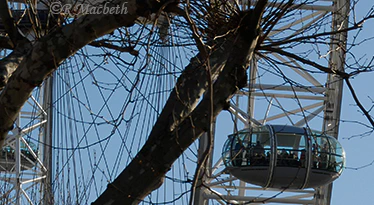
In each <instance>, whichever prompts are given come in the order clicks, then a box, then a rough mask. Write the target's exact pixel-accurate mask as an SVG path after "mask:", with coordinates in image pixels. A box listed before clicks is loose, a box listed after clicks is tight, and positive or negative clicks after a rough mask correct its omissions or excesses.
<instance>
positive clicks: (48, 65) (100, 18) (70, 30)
mask: <svg viewBox="0 0 374 205" xmlns="http://www.w3.org/2000/svg"><path fill="white" fill-rule="evenodd" d="M121 3H123V2H122V1H120V0H117V1H114V2H113V4H116V5H120V4H121ZM163 3H164V1H156V0H148V1H136V0H131V1H128V2H127V6H128V10H127V11H128V13H127V14H121V15H87V16H84V17H82V18H79V19H78V20H76V21H74V22H73V23H71V24H68V25H66V26H64V27H62V28H57V29H56V30H55V31H54V32H52V33H49V34H48V35H46V36H45V37H43V38H41V39H39V40H38V41H37V42H35V44H33V45H32V48H31V49H30V52H28V54H27V55H26V56H25V57H24V59H23V60H22V62H21V64H20V65H19V66H18V68H17V69H16V71H15V72H14V73H13V74H12V76H11V77H10V79H9V81H8V83H7V85H6V86H5V88H4V89H3V91H2V92H1V94H0V147H1V146H3V143H4V140H5V137H6V136H7V134H8V131H10V130H11V129H12V126H13V122H14V120H15V119H16V118H17V116H18V113H19V111H20V109H21V107H22V106H23V104H24V103H25V102H26V101H27V99H28V98H29V96H30V94H31V92H32V90H33V89H34V88H35V87H36V86H38V85H40V84H41V83H42V82H43V80H44V79H46V78H47V77H48V76H49V75H51V73H52V72H53V71H54V70H55V69H56V68H57V67H58V66H59V65H60V64H61V63H62V62H63V61H64V60H65V59H66V58H68V57H69V56H71V55H73V54H74V53H75V52H77V51H78V50H79V49H81V48H82V47H83V46H85V45H87V44H89V43H90V42H92V41H93V40H95V39H97V38H99V37H101V36H103V35H105V34H108V33H111V32H113V31H114V30H115V29H116V28H119V27H122V26H126V27H130V26H133V25H134V24H135V20H136V19H137V18H138V17H139V16H146V15H147V14H149V11H157V10H158V9H159V8H160V7H161V6H162V5H163Z"/></svg>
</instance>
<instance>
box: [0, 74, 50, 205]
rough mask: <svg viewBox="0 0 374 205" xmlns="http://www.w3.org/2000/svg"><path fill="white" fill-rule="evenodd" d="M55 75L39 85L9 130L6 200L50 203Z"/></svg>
mask: <svg viewBox="0 0 374 205" xmlns="http://www.w3.org/2000/svg"><path fill="white" fill-rule="evenodd" d="M51 81H52V79H49V80H47V81H45V82H44V83H43V85H42V86H40V87H39V88H37V89H35V90H34V91H33V93H32V96H31V97H30V98H29V100H28V101H27V103H26V104H25V105H24V106H23V108H22V110H21V112H20V114H19V117H18V118H17V120H16V122H15V124H14V128H13V130H12V131H10V132H9V134H8V136H7V138H6V140H5V143H4V146H3V149H2V155H1V159H0V179H1V181H2V183H1V193H3V195H2V196H3V197H2V198H1V203H2V204H15V205H19V204H38V203H43V204H50V203H51V195H50V193H52V192H51V187H50V182H51V163H50V156H51V153H50V147H48V146H46V145H48V144H50V140H51V135H50V134H51V133H50V131H51V130H50V129H51V127H50V122H51V117H50V113H51V112H50V109H49V108H50V106H49V103H50V99H51V89H50V85H51Z"/></svg>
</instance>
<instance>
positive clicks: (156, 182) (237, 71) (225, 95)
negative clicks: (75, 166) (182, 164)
mask: <svg viewBox="0 0 374 205" xmlns="http://www.w3.org/2000/svg"><path fill="white" fill-rule="evenodd" d="M266 3H267V1H266V0H265V1H259V3H258V4H257V6H256V8H255V10H254V11H250V12H246V13H245V14H244V17H243V19H242V21H241V22H242V24H241V25H240V26H239V29H238V31H237V34H236V35H237V36H236V39H235V41H234V45H233V49H232V51H231V52H230V54H229V57H228V60H227V62H226V64H225V67H224V68H223V71H222V72H221V73H220V74H219V77H218V78H217V80H216V81H215V83H214V87H213V92H214V98H213V99H209V96H210V95H209V93H208V94H206V95H204V96H205V97H204V98H203V100H202V101H201V102H200V103H199V105H198V106H197V107H196V108H195V109H193V110H191V113H190V114H188V113H186V114H188V116H187V117H185V118H184V119H183V120H181V122H179V123H176V124H173V123H174V122H172V123H169V124H168V126H166V127H167V128H169V129H164V130H160V132H159V134H155V135H152V134H151V135H150V136H149V138H148V140H147V142H146V143H145V145H144V146H143V148H142V149H141V150H140V152H139V153H138V154H137V155H136V157H135V158H134V159H133V160H132V162H131V163H130V164H129V165H128V166H127V167H126V169H125V170H124V171H123V172H122V173H121V174H120V175H119V176H118V177H117V178H116V179H115V180H114V181H113V182H112V183H111V184H108V187H107V189H106V190H105V191H104V193H103V194H102V195H101V196H100V197H99V198H98V199H97V200H96V201H95V202H94V203H93V204H94V205H100V204H105V205H111V204H137V203H139V202H140V201H141V200H143V199H144V197H146V196H147V195H148V194H149V193H151V192H152V190H154V189H156V188H158V187H159V186H160V185H161V184H162V180H163V178H164V176H165V174H166V172H167V171H168V170H169V169H170V168H171V166H172V164H173V163H174V161H175V160H176V159H177V158H178V157H179V156H180V155H181V154H182V152H183V151H184V150H185V149H187V148H188V147H189V146H190V145H191V144H192V143H193V142H194V140H196V139H197V138H198V137H200V136H201V135H202V134H203V133H204V132H205V131H206V130H207V129H208V128H209V124H208V122H209V120H208V118H209V117H210V116H208V111H207V110H208V108H209V105H210V104H211V103H212V104H213V113H212V115H213V117H214V118H215V117H216V116H217V115H218V113H219V112H220V111H222V110H223V109H225V108H227V107H228V102H227V101H228V100H229V99H230V98H231V96H232V95H233V94H234V93H235V92H236V91H237V90H238V89H240V88H242V87H244V86H245V84H246V82H247V76H246V69H247V67H248V65H249V60H250V58H251V56H252V54H253V51H254V48H255V45H256V43H257V37H258V29H259V21H260V19H261V17H262V12H263V10H264V8H265V5H266ZM185 75H187V74H185V73H184V75H182V76H181V78H182V77H183V76H184V77H183V78H186V77H187V76H185ZM188 78H189V77H187V79H188ZM180 81H181V80H178V82H180ZM206 82H207V79H205V80H204V81H203V82H199V83H203V84H205V83H206ZM176 90H178V85H177V86H176V87H175V89H174V91H173V93H174V92H177V91H176ZM187 93H188V92H186V93H183V94H187ZM173 95H175V94H172V95H171V98H170V99H173V98H174V96H173ZM181 95H182V93H179V96H181ZM183 97H184V98H183V99H187V96H183ZM168 103H169V102H168ZM168 103H167V104H168ZM190 104H193V103H190ZM168 109H171V110H166V111H163V112H166V113H173V108H168ZM187 112H188V111H187ZM177 114H179V113H177ZM169 119H171V120H172V118H169ZM181 119H182V118H181ZM156 125H157V123H156ZM170 125H174V126H175V129H170V128H171V127H170ZM164 127H165V126H162V128H164ZM159 129H160V128H159V127H156V126H155V127H154V128H153V130H159ZM153 130H152V132H151V133H155V132H154V131H153Z"/></svg>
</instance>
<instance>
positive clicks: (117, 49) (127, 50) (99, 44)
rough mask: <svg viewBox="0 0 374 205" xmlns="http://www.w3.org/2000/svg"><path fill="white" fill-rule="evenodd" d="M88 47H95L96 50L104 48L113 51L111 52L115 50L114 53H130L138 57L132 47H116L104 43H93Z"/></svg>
mask: <svg viewBox="0 0 374 205" xmlns="http://www.w3.org/2000/svg"><path fill="white" fill-rule="evenodd" d="M88 45H90V46H93V47H97V48H101V47H105V48H109V49H113V50H116V51H119V52H125V53H130V54H131V55H133V56H138V55H139V51H137V50H135V49H134V47H132V46H128V47H121V46H116V45H113V44H110V43H107V42H105V41H93V42H91V43H89V44H88Z"/></svg>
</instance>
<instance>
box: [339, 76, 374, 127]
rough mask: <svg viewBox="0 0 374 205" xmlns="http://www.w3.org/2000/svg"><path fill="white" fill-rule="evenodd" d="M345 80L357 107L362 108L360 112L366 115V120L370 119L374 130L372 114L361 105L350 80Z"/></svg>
mask: <svg viewBox="0 0 374 205" xmlns="http://www.w3.org/2000/svg"><path fill="white" fill-rule="evenodd" d="M344 80H345V82H346V83H347V86H348V89H349V91H350V92H351V94H352V97H353V100H354V101H355V102H356V104H357V106H358V107H359V108H360V110H361V111H362V113H364V115H365V117H366V119H368V121H369V122H370V124H371V126H372V128H374V120H373V118H372V117H371V115H370V113H369V112H368V111H367V110H366V109H365V108H364V106H363V105H362V104H361V102H360V100H359V99H358V97H357V95H356V92H355V90H354V88H353V87H352V84H351V82H350V80H349V78H345V79H344Z"/></svg>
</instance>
